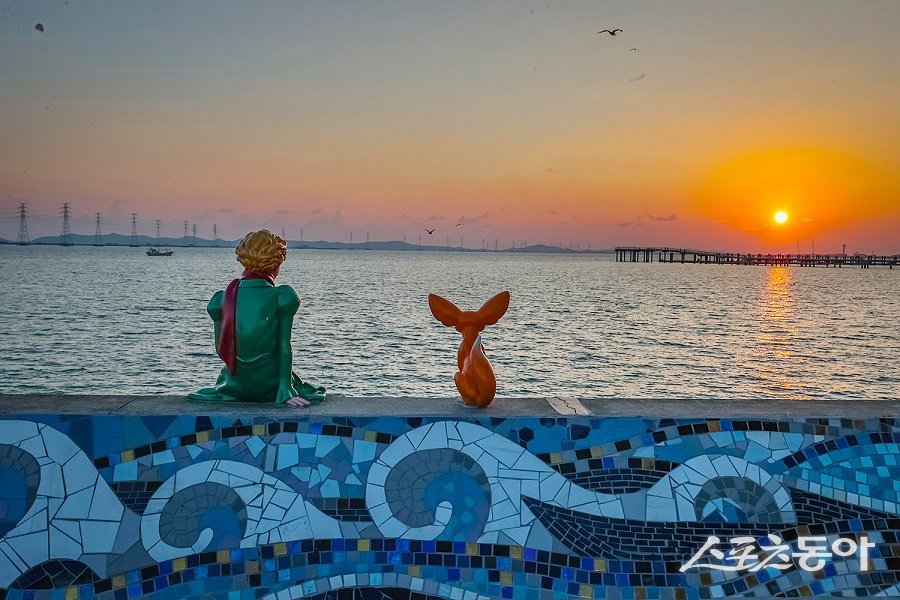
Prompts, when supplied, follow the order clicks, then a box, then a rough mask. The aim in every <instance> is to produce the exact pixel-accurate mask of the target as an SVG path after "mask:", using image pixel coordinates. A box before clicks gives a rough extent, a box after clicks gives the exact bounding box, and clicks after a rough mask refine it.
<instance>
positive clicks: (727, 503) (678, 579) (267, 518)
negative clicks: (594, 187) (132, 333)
mask: <svg viewBox="0 0 900 600" xmlns="http://www.w3.org/2000/svg"><path fill="white" fill-rule="evenodd" d="M898 495H900V429H898V427H897V424H896V423H895V421H894V420H893V419H867V420H847V419H839V418H836V419H812V420H809V419H793V420H791V419H786V420H749V421H748V420H740V419H678V420H672V419H629V418H609V419H604V418H599V417H585V416H576V417H565V418H522V417H517V418H510V419H498V418H477V419H471V420H465V421H460V420H447V419H440V418H398V417H354V418H292V419H286V420H280V421H273V420H250V421H242V420H236V419H234V418H228V417H205V416H168V417H166V416H154V417H136V416H80V417H79V416H50V415H34V416H28V415H23V416H21V417H19V418H11V419H6V420H2V421H0V600H2V599H5V598H9V599H35V600H36V599H40V598H50V599H56V598H59V599H66V600H70V599H79V598H97V599H109V600H125V599H129V598H154V599H157V598H158V599H164V598H166V599H167V598H171V599H178V598H190V597H197V598H201V597H202V598H214V599H223V600H225V599H227V600H238V599H250V598H254V599H255V598H267V599H272V600H284V599H289V598H316V599H322V600H324V599H330V598H335V599H337V598H341V599H344V598H348V599H355V598H359V599H365V600H368V599H372V600H385V599H400V598H403V599H410V600H411V599H413V598H415V599H416V600H423V599H431V598H444V599H451V600H470V599H477V598H514V599H523V600H525V599H527V600H544V599H555V598H659V599H681V598H685V599H688V598H697V599H701V598H720V597H772V596H775V597H799V596H812V595H818V596H821V595H835V596H850V597H870V596H879V595H880V596H883V597H896V596H897V595H898V594H900V541H898V536H900V516H898V513H900V499H898ZM772 534H774V535H777V536H778V538H779V539H781V540H783V541H784V543H785V544H786V547H787V548H789V549H791V550H797V549H798V544H799V540H801V538H804V537H808V536H820V537H822V538H824V539H826V540H827V541H828V543H832V542H833V541H835V540H837V539H839V538H843V539H850V540H855V541H859V542H862V540H863V539H867V540H868V541H869V542H871V543H872V544H873V547H872V549H871V551H870V553H869V555H868V568H867V569H866V568H864V567H863V565H862V564H861V559H860V558H859V557H858V556H857V555H848V556H839V555H833V556H829V557H828V558H827V560H826V564H825V565H824V567H823V568H822V569H820V570H818V571H813V572H811V571H806V570H803V569H800V568H796V566H793V567H790V568H786V569H776V568H771V567H770V568H764V569H760V570H758V571H756V572H748V571H746V570H744V571H739V572H734V571H722V570H711V569H688V570H685V571H683V572H682V570H681V567H682V566H683V565H684V564H685V562H686V561H688V560H689V559H690V558H691V557H692V556H694V555H695V553H696V552H697V551H698V550H700V548H701V547H702V546H703V544H704V543H705V542H706V540H707V539H708V538H709V536H713V535H715V536H718V537H719V538H721V539H722V540H729V539H731V538H735V537H745V538H748V539H752V540H764V539H765V538H766V536H770V535H772Z"/></svg>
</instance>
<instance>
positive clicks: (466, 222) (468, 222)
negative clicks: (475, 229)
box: [456, 213, 490, 225]
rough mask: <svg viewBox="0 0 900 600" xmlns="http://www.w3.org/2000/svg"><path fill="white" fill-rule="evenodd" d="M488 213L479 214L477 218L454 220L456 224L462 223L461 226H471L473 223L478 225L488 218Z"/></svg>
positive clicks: (464, 217) (463, 217)
mask: <svg viewBox="0 0 900 600" xmlns="http://www.w3.org/2000/svg"><path fill="white" fill-rule="evenodd" d="M489 215H490V213H481V214H480V215H478V216H477V217H466V216H462V217H460V218H459V219H457V220H456V222H457V223H462V224H463V225H473V224H475V223H480V222H481V221H483V220H484V219H486V218H488V216H489Z"/></svg>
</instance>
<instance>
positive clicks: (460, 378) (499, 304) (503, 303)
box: [428, 292, 509, 408]
mask: <svg viewBox="0 0 900 600" xmlns="http://www.w3.org/2000/svg"><path fill="white" fill-rule="evenodd" d="M428 306H429V307H430V308H431V314H433V315H434V318H435V319H437V320H438V321H440V322H441V323H443V324H444V325H446V326H447V327H455V328H456V330H457V331H458V332H460V333H461V334H462V336H463V339H462V342H460V344H459V351H458V352H457V355H456V363H457V368H458V369H459V371H458V372H457V373H456V375H454V376H453V381H454V382H455V383H456V389H457V390H459V395H460V396H461V397H462V399H463V402H465V403H466V404H468V405H470V406H477V407H479V408H484V407H486V406H487V405H488V404H490V403H491V401H492V400H493V399H494V395H495V394H496V393H497V378H496V377H495V376H494V369H493V367H491V363H490V362H489V361H488V359H487V356H486V355H485V353H484V346H483V345H482V343H481V335H480V334H481V332H482V331H483V330H484V328H485V327H487V326H488V325H493V324H494V323H496V322H497V321H499V320H500V317H502V316H503V315H504V314H506V310H507V309H508V308H509V292H500V293H499V294H497V295H496V296H494V297H493V298H491V299H490V300H488V301H487V302H485V303H484V304H483V305H482V306H481V308H479V309H478V310H465V311H464V310H460V309H459V307H457V306H456V305H455V304H453V303H452V302H450V301H449V300H447V299H446V298H441V297H440V296H438V295H436V294H428Z"/></svg>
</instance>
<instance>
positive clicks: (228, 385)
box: [188, 230, 325, 407]
mask: <svg viewBox="0 0 900 600" xmlns="http://www.w3.org/2000/svg"><path fill="white" fill-rule="evenodd" d="M234 253H235V254H237V259H238V261H239V262H240V263H241V264H242V265H243V266H244V272H243V274H242V275H241V277H240V279H235V280H234V281H232V282H231V283H229V284H228V287H227V288H225V290H224V291H221V290H220V291H218V292H216V293H215V294H214V295H213V297H212V299H211V300H210V301H209V306H207V308H206V311H207V312H208V313H209V316H210V317H212V320H213V327H214V330H215V335H216V353H217V354H218V355H219V357H220V358H221V359H222V360H223V361H224V362H225V366H224V367H223V368H222V372H221V373H219V378H218V380H217V381H216V385H215V387H211V388H203V389H202V390H198V391H196V392H194V393H192V394H188V398H190V399H191V400H201V401H209V402H273V401H274V402H275V404H287V405H289V406H298V407H299V406H309V405H310V404H311V403H313V402H321V401H322V400H324V399H325V388H323V387H316V386H314V385H311V384H309V383H304V382H303V381H302V380H301V379H300V378H299V377H298V376H297V375H296V374H295V373H294V372H293V371H292V369H291V360H292V354H291V327H292V325H293V321H294V315H295V314H296V313H297V309H298V308H299V307H300V297H299V296H297V292H295V291H294V288H292V287H291V286H289V285H279V286H276V285H275V278H276V277H278V272H279V270H280V269H281V263H283V262H284V260H285V258H287V244H286V243H285V241H284V240H283V239H281V238H280V237H278V236H277V235H275V234H274V233H272V232H270V231H267V230H262V231H254V232H253V233H248V234H247V235H246V236H245V237H244V239H243V240H241V243H240V244H238V247H237V249H236V250H235V251H234Z"/></svg>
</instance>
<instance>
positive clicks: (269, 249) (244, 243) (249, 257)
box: [234, 229, 287, 271]
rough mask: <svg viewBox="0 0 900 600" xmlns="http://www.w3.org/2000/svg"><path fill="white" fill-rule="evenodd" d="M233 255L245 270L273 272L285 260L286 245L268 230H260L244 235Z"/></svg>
mask: <svg viewBox="0 0 900 600" xmlns="http://www.w3.org/2000/svg"><path fill="white" fill-rule="evenodd" d="M234 253H235V254H237V259H238V262H240V263H241V264H242V265H244V268H245V269H250V270H251V271H274V270H275V269H276V268H277V267H278V266H279V265H281V263H283V262H284V260H285V259H286V258H287V243H285V241H284V240H283V239H281V238H280V237H278V236H277V235H275V234H274V233H272V232H271V231H269V230H268V229H262V230H260V231H254V232H252V233H248V234H247V235H245V236H244V239H242V240H241V243H240V244H238V247H237V248H235V250H234Z"/></svg>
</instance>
